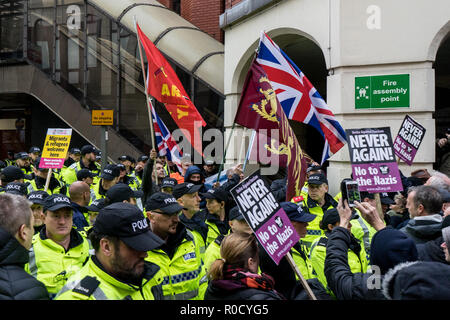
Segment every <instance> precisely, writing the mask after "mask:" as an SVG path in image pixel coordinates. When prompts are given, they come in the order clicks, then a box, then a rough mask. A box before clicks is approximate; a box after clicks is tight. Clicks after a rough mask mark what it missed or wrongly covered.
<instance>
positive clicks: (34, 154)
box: [28, 147, 41, 163]
mask: <svg viewBox="0 0 450 320" xmlns="http://www.w3.org/2000/svg"><path fill="white" fill-rule="evenodd" d="M28 155H29V156H30V159H31V163H34V162H35V161H36V159H37V158H38V157H40V156H41V149H40V148H38V147H31V148H30V150H28Z"/></svg>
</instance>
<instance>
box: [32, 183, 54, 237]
mask: <svg viewBox="0 0 450 320" xmlns="http://www.w3.org/2000/svg"><path fill="white" fill-rule="evenodd" d="M48 196H49V194H48V193H47V192H45V191H40V190H39V191H33V192H30V193H29V194H28V196H27V199H28V201H30V202H31V203H32V205H31V211H33V217H34V233H35V234H36V233H39V232H40V231H41V229H42V228H43V227H44V211H43V208H44V201H45V198H47V197H48Z"/></svg>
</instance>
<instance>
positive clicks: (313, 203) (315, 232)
mask: <svg viewBox="0 0 450 320" xmlns="http://www.w3.org/2000/svg"><path fill="white" fill-rule="evenodd" d="M302 206H303V207H306V210H308V211H309V212H310V213H311V214H314V215H316V216H317V219H314V220H313V221H311V223H310V224H309V225H308V231H307V234H306V237H305V238H304V239H303V243H304V244H305V245H306V247H307V248H308V249H309V248H310V247H311V244H312V242H313V241H314V240H315V239H317V238H318V237H321V236H323V235H324V231H323V230H322V229H320V226H319V223H320V221H321V220H322V216H323V213H324V212H325V211H327V210H328V209H331V208H336V207H337V202H336V201H335V200H334V199H333V197H332V196H331V195H330V194H328V180H327V178H326V177H325V175H324V174H323V173H315V174H312V175H310V176H309V178H308V196H307V197H306V198H305V199H303V202H302Z"/></svg>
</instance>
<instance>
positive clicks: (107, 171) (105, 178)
mask: <svg viewBox="0 0 450 320" xmlns="http://www.w3.org/2000/svg"><path fill="white" fill-rule="evenodd" d="M119 175H120V170H119V168H117V166H116V165H115V164H108V165H106V166H105V168H104V169H103V171H102V175H101V176H100V181H99V182H98V183H96V184H94V187H93V190H94V196H95V199H100V198H104V197H105V196H106V192H107V191H108V190H109V188H111V187H112V186H114V185H115V184H116V183H117V182H118V181H119Z"/></svg>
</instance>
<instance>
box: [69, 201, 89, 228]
mask: <svg viewBox="0 0 450 320" xmlns="http://www.w3.org/2000/svg"><path fill="white" fill-rule="evenodd" d="M71 205H72V208H73V217H72V220H73V225H74V226H75V227H76V228H77V230H83V228H84V227H89V223H88V222H87V220H86V218H85V216H84V214H83V212H86V209H85V208H83V207H82V206H80V205H78V204H76V203H75V202H71Z"/></svg>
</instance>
